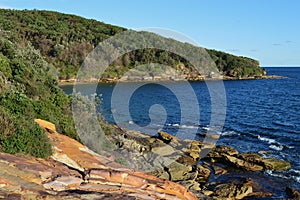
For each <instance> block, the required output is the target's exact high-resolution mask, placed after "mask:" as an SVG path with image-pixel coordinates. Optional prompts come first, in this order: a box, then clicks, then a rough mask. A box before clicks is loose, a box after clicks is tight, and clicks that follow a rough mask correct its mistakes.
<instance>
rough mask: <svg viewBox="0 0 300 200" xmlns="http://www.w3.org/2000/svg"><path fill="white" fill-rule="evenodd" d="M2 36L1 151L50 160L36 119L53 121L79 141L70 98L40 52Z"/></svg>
mask: <svg viewBox="0 0 300 200" xmlns="http://www.w3.org/2000/svg"><path fill="white" fill-rule="evenodd" d="M0 34H1V38H0V124H1V126H0V133H1V134H0V150H1V151H4V152H8V153H23V154H30V155H34V156H37V157H47V156H49V155H50V153H51V146H50V144H49V141H48V139H47V137H46V136H45V135H44V133H43V131H42V130H41V129H40V127H39V126H38V125H37V124H35V122H34V118H42V119H45V120H49V121H51V122H53V123H55V124H56V125H57V128H58V130H59V131H60V132H63V133H64V134H66V135H69V136H71V137H73V138H76V139H78V138H77V136H76V135H75V129H74V125H73V120H72V115H71V111H70V102H71V101H70V97H68V96H66V95H65V94H64V93H63V92H62V91H61V89H60V88H59V87H58V86H57V84H58V80H57V76H56V75H55V70H53V69H54V67H53V66H52V65H51V64H48V63H47V62H46V61H45V60H44V59H43V58H42V56H41V55H40V53H39V51H37V50H35V49H34V47H33V46H31V45H30V44H20V43H16V42H15V41H11V40H10V39H8V38H9V36H8V33H5V32H3V31H1V32H0Z"/></svg>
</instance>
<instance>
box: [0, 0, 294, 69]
mask: <svg viewBox="0 0 300 200" xmlns="http://www.w3.org/2000/svg"><path fill="white" fill-rule="evenodd" d="M0 7H2V8H14V9H34V8H36V9H43V10H55V11H59V12H64V13H72V14H76V15H80V16H83V17H86V18H93V19H96V20H99V21H103V22H106V23H110V24H114V25H118V26H123V27H126V28H130V29H137V28H143V27H161V28H166V29H171V30H174V31H178V32H180V33H182V34H184V35H187V36H188V37H190V38H192V39H193V40H194V41H196V42H197V43H198V44H199V45H200V46H203V47H206V48H212V49H217V50H222V51H226V52H229V53H232V54H235V55H242V56H249V57H252V58H255V59H257V60H259V61H260V63H261V65H262V66H300V20H299V19H300V14H299V13H300V12H299V9H300V1H298V0H285V1H283V0H148V1H147V0H95V1H92V0H84V1H81V0H0Z"/></svg>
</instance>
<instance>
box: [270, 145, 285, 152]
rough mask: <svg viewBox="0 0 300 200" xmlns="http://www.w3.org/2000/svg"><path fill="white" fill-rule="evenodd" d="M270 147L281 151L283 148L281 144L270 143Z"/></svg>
mask: <svg viewBox="0 0 300 200" xmlns="http://www.w3.org/2000/svg"><path fill="white" fill-rule="evenodd" d="M269 148H270V149H273V150H276V151H281V150H282V149H283V146H282V145H279V146H278V145H270V146H269Z"/></svg>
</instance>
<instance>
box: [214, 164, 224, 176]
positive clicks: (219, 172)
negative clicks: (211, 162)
mask: <svg viewBox="0 0 300 200" xmlns="http://www.w3.org/2000/svg"><path fill="white" fill-rule="evenodd" d="M213 168H214V171H215V175H223V174H226V173H227V170H226V169H224V168H222V167H219V166H213Z"/></svg>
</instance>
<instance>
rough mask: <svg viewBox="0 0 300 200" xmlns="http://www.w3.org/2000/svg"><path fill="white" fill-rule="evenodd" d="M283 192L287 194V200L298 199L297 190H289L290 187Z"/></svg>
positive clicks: (299, 194)
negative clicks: (289, 199) (290, 199)
mask: <svg viewBox="0 0 300 200" xmlns="http://www.w3.org/2000/svg"><path fill="white" fill-rule="evenodd" d="M285 192H286V194H287V196H288V197H289V198H292V199H300V192H298V191H297V190H295V189H294V188H290V187H287V188H286V189H285Z"/></svg>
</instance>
